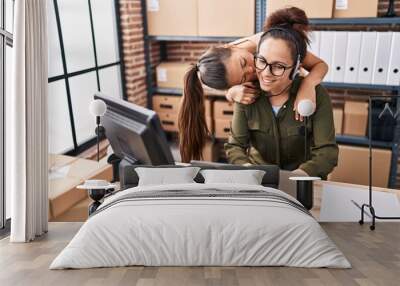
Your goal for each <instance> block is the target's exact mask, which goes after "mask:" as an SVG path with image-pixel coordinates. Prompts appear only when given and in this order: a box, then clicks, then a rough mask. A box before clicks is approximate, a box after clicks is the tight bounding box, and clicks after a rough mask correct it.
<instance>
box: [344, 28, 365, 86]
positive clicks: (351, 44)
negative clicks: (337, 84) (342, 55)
mask: <svg viewBox="0 0 400 286" xmlns="http://www.w3.org/2000/svg"><path fill="white" fill-rule="evenodd" d="M361 35H362V34H361V32H348V35H347V48H346V64H345V73H344V78H345V82H347V83H357V77H358V72H359V63H360V51H361Z"/></svg>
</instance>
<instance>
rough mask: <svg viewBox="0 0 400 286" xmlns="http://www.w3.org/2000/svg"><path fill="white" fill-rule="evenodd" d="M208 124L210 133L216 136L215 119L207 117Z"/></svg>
mask: <svg viewBox="0 0 400 286" xmlns="http://www.w3.org/2000/svg"><path fill="white" fill-rule="evenodd" d="M206 123H207V128H208V131H209V132H210V133H211V134H214V119H213V118H212V117H209V116H207V117H206Z"/></svg>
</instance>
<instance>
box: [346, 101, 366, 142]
mask: <svg viewBox="0 0 400 286" xmlns="http://www.w3.org/2000/svg"><path fill="white" fill-rule="evenodd" d="M367 123H368V103H367V102H359V101H348V100H346V101H345V102H344V124H343V134H346V135H355V136H366V132H367Z"/></svg>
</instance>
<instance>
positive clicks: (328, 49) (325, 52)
mask: <svg viewBox="0 0 400 286" xmlns="http://www.w3.org/2000/svg"><path fill="white" fill-rule="evenodd" d="M320 35H321V36H320V44H319V57H320V58H321V59H323V60H324V61H325V62H326V63H327V65H328V67H329V71H328V73H327V74H326V76H325V81H327V82H331V81H332V56H333V49H332V47H333V44H334V42H335V32H332V31H323V32H320Z"/></svg>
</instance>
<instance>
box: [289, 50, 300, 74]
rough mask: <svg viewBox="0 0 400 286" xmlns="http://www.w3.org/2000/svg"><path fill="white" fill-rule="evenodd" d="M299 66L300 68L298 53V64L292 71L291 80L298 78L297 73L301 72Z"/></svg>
mask: <svg viewBox="0 0 400 286" xmlns="http://www.w3.org/2000/svg"><path fill="white" fill-rule="evenodd" d="M299 68H300V55H299V54H297V60H296V64H295V66H294V68H293V69H292V71H291V72H290V75H289V79H290V80H294V79H295V78H296V75H297V74H298V72H299Z"/></svg>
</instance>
